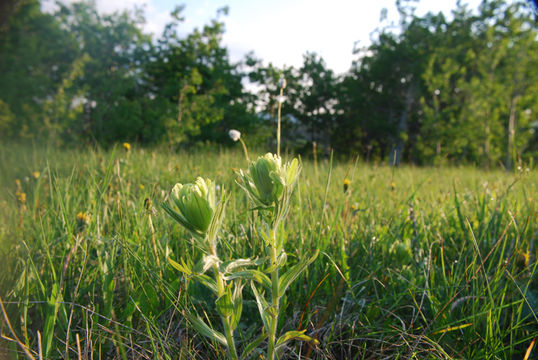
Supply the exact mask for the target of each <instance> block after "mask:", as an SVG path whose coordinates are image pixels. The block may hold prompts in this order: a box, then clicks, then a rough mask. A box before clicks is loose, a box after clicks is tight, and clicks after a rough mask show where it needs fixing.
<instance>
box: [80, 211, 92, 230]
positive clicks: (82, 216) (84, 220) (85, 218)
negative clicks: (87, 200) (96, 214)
mask: <svg viewBox="0 0 538 360" xmlns="http://www.w3.org/2000/svg"><path fill="white" fill-rule="evenodd" d="M89 223H90V215H88V214H86V213H85V212H82V211H80V212H79V213H78V214H77V225H78V227H79V228H83V227H84V226H86V225H88V224H89Z"/></svg>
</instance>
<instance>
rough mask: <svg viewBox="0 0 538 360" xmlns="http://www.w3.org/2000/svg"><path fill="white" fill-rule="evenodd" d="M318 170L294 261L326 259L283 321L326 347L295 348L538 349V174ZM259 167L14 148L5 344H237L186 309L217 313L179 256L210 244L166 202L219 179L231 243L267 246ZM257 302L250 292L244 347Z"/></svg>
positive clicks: (132, 150) (295, 229) (298, 202)
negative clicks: (249, 191) (257, 199)
mask: <svg viewBox="0 0 538 360" xmlns="http://www.w3.org/2000/svg"><path fill="white" fill-rule="evenodd" d="M256 155H259V153H258V154H256V152H255V151H252V150H251V158H255V156H256ZM302 165H303V171H302V174H301V178H300V181H299V183H298V185H297V189H296V192H295V196H294V198H293V200H292V204H291V209H290V213H289V215H288V219H287V221H286V230H287V235H286V236H287V239H286V242H287V245H286V251H287V253H288V265H292V264H294V263H295V262H296V261H297V259H300V258H303V257H305V256H307V255H308V254H312V253H313V252H314V251H315V250H318V249H319V250H320V255H319V256H318V258H317V259H316V261H315V262H314V263H312V264H311V265H310V267H309V268H308V269H307V270H306V271H305V273H304V274H303V275H302V276H301V277H300V278H299V279H298V280H297V281H296V282H295V283H294V284H292V286H290V288H289V289H288V292H287V299H288V300H287V302H284V303H282V304H281V309H282V311H283V314H284V315H285V316H281V317H280V322H281V323H280V327H281V328H282V329H283V330H282V331H288V330H297V329H307V334H308V335H309V336H312V337H315V338H317V339H318V340H319V341H320V345H318V346H311V345H309V344H299V343H297V344H292V345H290V347H289V348H288V349H287V351H286V353H285V354H286V356H287V357H289V358H299V357H302V358H305V357H310V358H319V359H323V358H329V359H332V358H358V359H362V358H364V359H376V358H381V357H394V358H397V357H398V356H403V357H408V356H413V355H414V356H416V357H418V358H424V357H431V358H447V357H448V358H477V359H478V358H487V357H498V358H512V357H516V358H523V356H524V354H525V351H527V350H528V349H529V346H530V344H531V341H532V339H533V338H534V337H536V336H537V335H538V319H537V317H536V316H537V314H536V310H535V309H538V284H537V283H536V278H537V272H538V270H537V262H536V255H537V246H536V244H535V241H536V240H535V239H536V236H537V231H538V229H537V220H536V219H537V212H536V211H537V207H536V201H537V196H538V189H537V186H538V181H537V180H538V175H537V173H536V171H529V172H527V171H525V169H522V171H521V172H517V171H516V172H515V173H506V172H503V171H497V170H496V171H489V172H485V171H482V170H479V169H476V168H472V167H461V168H415V167H406V166H404V167H401V168H391V167H388V166H385V165H373V164H364V163H361V162H360V161H359V162H356V161H349V162H338V163H337V162H334V163H333V164H332V165H331V161H330V159H326V160H318V162H317V163H313V162H312V161H310V160H307V159H302ZM245 167H246V160H245V157H244V155H243V153H242V152H241V150H240V149H237V151H231V150H228V149H221V150H215V149H213V150H200V151H192V152H183V153H179V154H176V153H170V152H168V151H166V150H165V149H155V150H151V149H140V148H138V147H137V146H136V144H130V147H129V150H128V151H127V149H126V148H125V146H118V147H117V148H115V149H112V150H108V151H105V150H99V149H86V150H59V149H53V148H51V149H47V148H42V147H31V146H23V145H16V144H10V145H0V190H1V191H0V250H1V254H0V263H1V264H2V267H3V271H2V272H1V273H0V274H1V275H0V286H1V289H2V290H1V292H0V295H1V297H2V300H3V302H4V305H5V307H6V310H7V314H6V315H8V316H9V319H10V322H11V325H12V326H13V329H14V330H15V334H11V333H10V331H9V329H8V328H7V327H6V326H4V325H3V327H2V334H4V336H5V337H6V338H9V339H7V340H6V339H4V340H3V341H2V342H1V343H0V345H1V346H2V347H8V348H9V351H10V352H11V353H12V354H15V351H22V349H23V347H26V348H27V349H28V350H27V351H29V352H30V353H32V354H33V356H34V357H35V358H38V357H39V355H38V351H39V348H41V349H43V351H47V352H48V355H49V357H51V358H61V357H65V356H66V355H65V354H66V352H68V353H69V357H72V358H76V357H77V356H78V354H81V356H82V357H83V358H84V357H86V355H87V354H89V353H92V352H93V353H94V354H95V355H94V357H95V358H96V357H98V355H97V354H100V355H101V357H102V358H112V357H116V358H124V359H131V358H133V357H134V358H156V357H157V356H160V357H161V358H187V359H188V358H198V359H206V358H215V359H217V358H222V357H224V356H225V352H226V350H225V348H223V347H222V346H221V345H219V344H217V343H211V342H209V341H208V340H206V339H205V338H203V337H201V336H199V335H197V333H196V332H194V331H192V330H191V329H190V328H189V325H188V323H186V321H185V320H184V318H183V316H182V311H183V310H184V309H186V308H189V309H190V308H193V307H194V308H196V310H197V312H198V313H199V314H202V315H205V316H207V317H208V318H211V319H216V318H218V314H216V313H215V312H214V311H213V309H214V303H212V302H213V301H214V299H213V298H212V295H211V294H210V293H209V292H208V291H207V290H206V289H205V288H204V287H202V286H199V285H198V284H195V283H193V282H190V281H187V280H186V279H185V278H183V277H182V276H181V275H180V274H179V273H178V272H177V271H176V270H174V269H173V268H172V267H171V266H170V265H169V263H168V261H166V258H167V257H169V256H170V257H173V258H175V259H178V258H180V257H183V258H187V259H189V257H193V256H194V254H195V253H194V252H193V250H192V244H191V242H190V241H189V240H188V239H189V238H190V237H189V236H188V234H187V233H186V232H185V231H184V230H183V229H181V228H180V227H179V226H178V225H177V224H175V223H173V222H172V221H170V219H169V218H168V217H167V216H165V214H164V212H163V211H162V209H161V207H160V206H159V204H160V203H161V202H163V201H165V199H166V196H167V195H168V193H169V191H170V189H171V187H172V186H173V185H174V184H175V183H177V182H180V183H189V182H192V181H194V180H195V179H196V177H197V176H203V177H205V178H211V179H213V180H214V181H215V182H216V183H217V184H220V186H222V187H224V188H225V189H226V190H227V191H228V192H230V193H231V194H233V196H231V197H230V200H229V202H228V206H227V210H226V211H227V217H226V220H225V224H224V225H223V229H224V230H223V234H222V238H223V239H225V243H224V245H223V246H222V247H221V249H220V251H221V252H222V253H224V254H227V255H230V257H231V258H246V257H251V256H252V255H253V254H255V253H257V252H258V250H259V249H260V248H261V247H262V246H263V244H262V240H261V238H260V236H259V233H258V232H257V229H256V226H255V223H256V219H255V216H256V215H255V214H253V213H252V212H250V211H249V209H250V208H251V206H250V205H249V203H248V201H247V198H246V197H245V195H244V193H243V192H242V191H241V190H240V189H239V187H238V186H237V184H236V182H235V181H236V175H235V173H234V170H235V169H239V168H245ZM37 173H39V175H37ZM345 179H349V184H348V187H347V190H346V191H345V190H344V180H345ZM16 180H19V182H18V183H19V184H20V185H17V182H16ZM17 194H18V195H17ZM21 194H25V195H24V200H23V199H22V195H21ZM153 244H155V246H154V245H153ZM191 260H193V261H195V260H196V259H191ZM257 311H258V310H257V308H256V304H255V301H254V298H253V296H252V295H251V294H249V293H248V292H245V303H244V309H243V312H244V313H243V317H242V320H241V321H242V324H241V325H240V327H239V328H238V329H237V330H236V332H237V333H238V344H237V346H238V348H241V347H242V346H244V345H245V342H244V341H243V339H245V340H246V339H250V338H253V337H254V336H255V335H256V334H255V333H254V332H255V331H257V330H258V327H257V325H258V324H257V323H256V321H257V318H258V316H259V315H258V313H257ZM2 321H3V324H4V323H5V321H4V320H2ZM213 323H215V324H218V321H213ZM38 331H39V334H40V335H39V336H40V338H41V341H40V342H39V341H38ZM15 335H16V337H17V338H18V339H19V340H20V343H21V344H17V343H16V341H15ZM263 347H264V345H263V344H261V345H260V348H263ZM531 351H532V355H531V357H530V358H532V356H534V355H535V354H536V351H537V350H536V349H534V350H532V349H531ZM0 354H1V352H0ZM157 354H158V355H157ZM21 357H22V355H21ZM253 357H254V358H259V355H258V354H257V353H256V352H254V353H253Z"/></svg>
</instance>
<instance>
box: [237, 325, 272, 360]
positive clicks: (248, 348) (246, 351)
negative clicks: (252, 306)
mask: <svg viewBox="0 0 538 360" xmlns="http://www.w3.org/2000/svg"><path fill="white" fill-rule="evenodd" d="M266 337H267V334H266V333H265V331H262V334H261V335H260V336H258V337H257V338H256V339H254V340H252V342H251V343H250V344H248V345H247V346H246V347H245V349H244V350H243V353H242V354H241V358H240V359H241V360H243V359H246V357H247V356H248V354H250V353H251V352H252V350H254V349H256V348H257V347H258V346H259V345H260V344H261V343H262V342H263V340H265V338H266Z"/></svg>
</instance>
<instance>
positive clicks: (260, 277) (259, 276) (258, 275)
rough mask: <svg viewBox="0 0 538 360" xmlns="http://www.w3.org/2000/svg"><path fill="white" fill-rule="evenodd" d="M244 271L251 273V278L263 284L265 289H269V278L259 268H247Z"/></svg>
mask: <svg viewBox="0 0 538 360" xmlns="http://www.w3.org/2000/svg"><path fill="white" fill-rule="evenodd" d="M246 272H248V273H251V274H252V278H253V279H254V280H255V281H256V282H257V283H258V284H261V285H263V286H264V287H265V288H266V289H267V290H271V279H269V276H267V275H265V274H264V273H263V272H261V271H259V270H254V269H249V270H246Z"/></svg>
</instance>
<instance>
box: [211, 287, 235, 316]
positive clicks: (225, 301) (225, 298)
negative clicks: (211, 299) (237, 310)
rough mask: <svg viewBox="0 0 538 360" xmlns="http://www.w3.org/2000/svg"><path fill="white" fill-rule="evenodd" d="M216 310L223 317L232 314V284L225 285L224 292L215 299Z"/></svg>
mask: <svg viewBox="0 0 538 360" xmlns="http://www.w3.org/2000/svg"><path fill="white" fill-rule="evenodd" d="M215 304H216V305H217V311H218V312H219V314H220V315H221V316H223V317H225V318H227V317H229V316H231V315H232V314H233V310H234V309H233V307H234V304H233V302H232V284H230V285H228V286H226V290H224V294H222V295H221V296H220V297H219V298H218V299H217V300H216V301H215Z"/></svg>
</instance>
